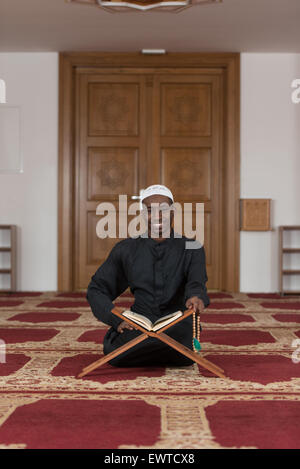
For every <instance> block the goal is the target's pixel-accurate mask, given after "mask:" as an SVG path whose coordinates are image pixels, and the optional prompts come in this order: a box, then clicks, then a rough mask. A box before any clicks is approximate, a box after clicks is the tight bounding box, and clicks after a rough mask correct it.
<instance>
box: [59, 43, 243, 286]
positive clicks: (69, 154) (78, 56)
mask: <svg viewBox="0 0 300 469" xmlns="http://www.w3.org/2000/svg"><path fill="white" fill-rule="evenodd" d="M94 67H102V68H110V67H120V69H121V68H123V67H139V68H148V67H156V68H157V67H161V68H162V69H163V68H167V67H180V68H182V67H187V68H196V67H197V68H199V67H201V68H202V67H203V68H209V67H221V68H222V69H223V72H224V77H225V93H224V96H225V98H224V116H225V119H224V158H223V168H222V174H223V187H222V189H223V190H222V194H223V207H222V210H223V217H222V220H223V230H222V231H223V233H224V237H223V245H222V249H223V254H224V255H223V266H222V269H221V270H222V272H221V285H222V290H223V291H232V292H238V291H239V265H240V230H239V228H240V219H239V216H240V211H239V197H240V54H239V53H220V54H219V53H196V52H193V53H181V52H180V53H168V54H166V55H163V56H157V55H148V56H146V55H143V54H141V53H117V52H114V53H110V52H99V53H98V52H86V53H85V52H79V53H77V52H67V53H60V62H59V164H58V289H59V290H60V291H72V290H73V261H72V252H73V246H72V240H73V238H74V237H73V230H74V188H73V179H74V178H73V173H74V136H75V132H74V116H75V92H74V88H75V70H76V69H78V68H85V69H86V68H94Z"/></svg>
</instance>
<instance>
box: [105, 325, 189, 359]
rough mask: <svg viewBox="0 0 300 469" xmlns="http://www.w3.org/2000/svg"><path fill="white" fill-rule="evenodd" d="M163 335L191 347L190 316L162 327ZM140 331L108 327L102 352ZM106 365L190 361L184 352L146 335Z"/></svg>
mask: <svg viewBox="0 0 300 469" xmlns="http://www.w3.org/2000/svg"><path fill="white" fill-rule="evenodd" d="M165 333H166V334H167V335H169V336H170V337H172V338H173V339H175V340H176V341H177V342H179V343H181V344H183V345H185V346H186V347H188V348H190V349H191V350H192V349H193V346H192V335H193V326H192V320H191V317H189V318H186V319H184V320H183V321H181V322H179V323H177V324H175V325H174V326H171V327H169V329H167V330H166V331H165ZM140 334H142V332H140V331H138V330H136V329H134V330H130V329H125V330H124V331H123V332H121V333H120V332H118V331H116V330H115V329H114V328H112V327H111V328H110V329H109V330H108V331H107V333H106V335H105V337H104V341H103V352H104V355H107V354H108V353H110V352H112V351H113V350H116V349H117V348H119V347H121V346H122V345H124V344H126V343H127V342H129V341H130V340H132V339H134V338H135V337H137V336H138V335H140ZM108 363H109V364H110V365H113V366H119V367H138V366H187V365H192V364H193V363H194V361H193V360H190V359H189V358H188V357H186V356H185V355H182V354H181V353H180V352H177V350H175V349H173V348H172V347H170V346H169V345H167V344H165V343H163V342H162V341H161V340H159V339H156V338H155V337H148V338H147V339H145V340H144V341H143V342H140V343H139V344H136V345H135V346H133V347H131V348H130V349H129V350H126V351H125V352H123V353H121V354H120V355H118V356H117V357H116V358H113V359H112V360H110V361H109V362H108Z"/></svg>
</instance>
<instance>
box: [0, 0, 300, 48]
mask: <svg viewBox="0 0 300 469" xmlns="http://www.w3.org/2000/svg"><path fill="white" fill-rule="evenodd" d="M143 48H164V49H166V50H167V51H170V52H203V51H207V52H299V53H300V0H223V3H222V4H211V5H202V6H194V7H191V8H189V9H187V10H185V11H183V12H180V13H166V12H161V13H158V12H132V13H131V12H130V13H115V14H112V13H109V12H107V11H104V10H102V9H100V8H98V7H96V6H90V5H77V4H71V3H66V2H65V0H0V52H13V51H14V52H16V51H19V52H22V51H107V52H110V51H116V52H125V51H128V52H133V51H139V50H141V49H143Z"/></svg>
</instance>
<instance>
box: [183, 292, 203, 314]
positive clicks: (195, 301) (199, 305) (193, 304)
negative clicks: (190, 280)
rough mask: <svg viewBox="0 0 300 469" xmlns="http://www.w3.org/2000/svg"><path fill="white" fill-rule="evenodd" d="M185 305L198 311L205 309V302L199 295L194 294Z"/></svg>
mask: <svg viewBox="0 0 300 469" xmlns="http://www.w3.org/2000/svg"><path fill="white" fill-rule="evenodd" d="M185 306H186V307H187V308H188V309H194V311H195V312H196V313H202V312H203V311H204V303H203V301H202V300H200V298H198V296H192V297H191V298H189V299H188V300H187V301H186V303H185Z"/></svg>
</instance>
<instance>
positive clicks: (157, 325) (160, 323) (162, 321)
mask: <svg viewBox="0 0 300 469" xmlns="http://www.w3.org/2000/svg"><path fill="white" fill-rule="evenodd" d="M182 314H183V313H182V311H176V312H175V313H171V314H167V315H166V316H163V317H162V318H159V319H158V320H157V321H155V322H154V323H152V322H151V321H150V319H148V318H146V317H145V316H143V315H142V314H138V313H135V312H134V311H130V310H126V311H123V313H122V315H123V316H125V317H126V318H128V319H131V320H132V321H133V322H135V323H136V324H139V325H140V326H143V327H144V328H145V329H147V330H148V331H157V330H158V329H161V328H162V327H164V326H166V325H167V324H170V323H171V322H173V321H175V320H176V319H177V318H180V316H182Z"/></svg>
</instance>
